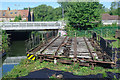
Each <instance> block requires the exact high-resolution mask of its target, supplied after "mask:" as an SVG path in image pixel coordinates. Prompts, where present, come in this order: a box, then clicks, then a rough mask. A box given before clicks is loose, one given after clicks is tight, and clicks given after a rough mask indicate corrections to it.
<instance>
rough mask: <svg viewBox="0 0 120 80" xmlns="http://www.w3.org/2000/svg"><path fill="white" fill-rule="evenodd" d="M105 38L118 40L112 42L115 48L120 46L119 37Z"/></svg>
mask: <svg viewBox="0 0 120 80" xmlns="http://www.w3.org/2000/svg"><path fill="white" fill-rule="evenodd" d="M104 39H107V40H116V41H115V42H112V45H113V48H115V47H116V48H120V45H119V44H120V40H119V39H116V38H114V37H107V38H104Z"/></svg>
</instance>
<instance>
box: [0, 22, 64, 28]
mask: <svg viewBox="0 0 120 80" xmlns="http://www.w3.org/2000/svg"><path fill="white" fill-rule="evenodd" d="M0 26H2V27H1V29H3V30H9V29H61V28H62V26H64V25H63V22H60V21H51V22H49V21H47V22H0Z"/></svg>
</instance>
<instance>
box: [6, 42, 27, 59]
mask: <svg viewBox="0 0 120 80" xmlns="http://www.w3.org/2000/svg"><path fill="white" fill-rule="evenodd" d="M25 48H26V47H25V41H13V42H12V45H11V47H10V51H9V52H8V53H7V56H9V57H16V56H25Z"/></svg>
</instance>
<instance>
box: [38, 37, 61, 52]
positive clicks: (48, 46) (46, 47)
mask: <svg viewBox="0 0 120 80" xmlns="http://www.w3.org/2000/svg"><path fill="white" fill-rule="evenodd" d="M59 37H60V36H58V37H57V38H55V39H54V40H53V41H52V42H50V43H49V44H48V45H47V46H46V47H45V48H44V49H43V50H42V51H41V52H40V53H41V54H42V52H43V51H44V50H46V49H47V48H48V47H49V46H50V45H51V44H52V43H53V42H54V41H55V40H57V39H58V38H59Z"/></svg>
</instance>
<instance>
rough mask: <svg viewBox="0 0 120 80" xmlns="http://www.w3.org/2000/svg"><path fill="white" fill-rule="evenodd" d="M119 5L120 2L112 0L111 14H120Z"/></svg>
mask: <svg viewBox="0 0 120 80" xmlns="http://www.w3.org/2000/svg"><path fill="white" fill-rule="evenodd" d="M119 5H120V2H112V3H111V7H110V12H109V14H110V15H120V13H119V11H120V10H119V9H120V7H119Z"/></svg>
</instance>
